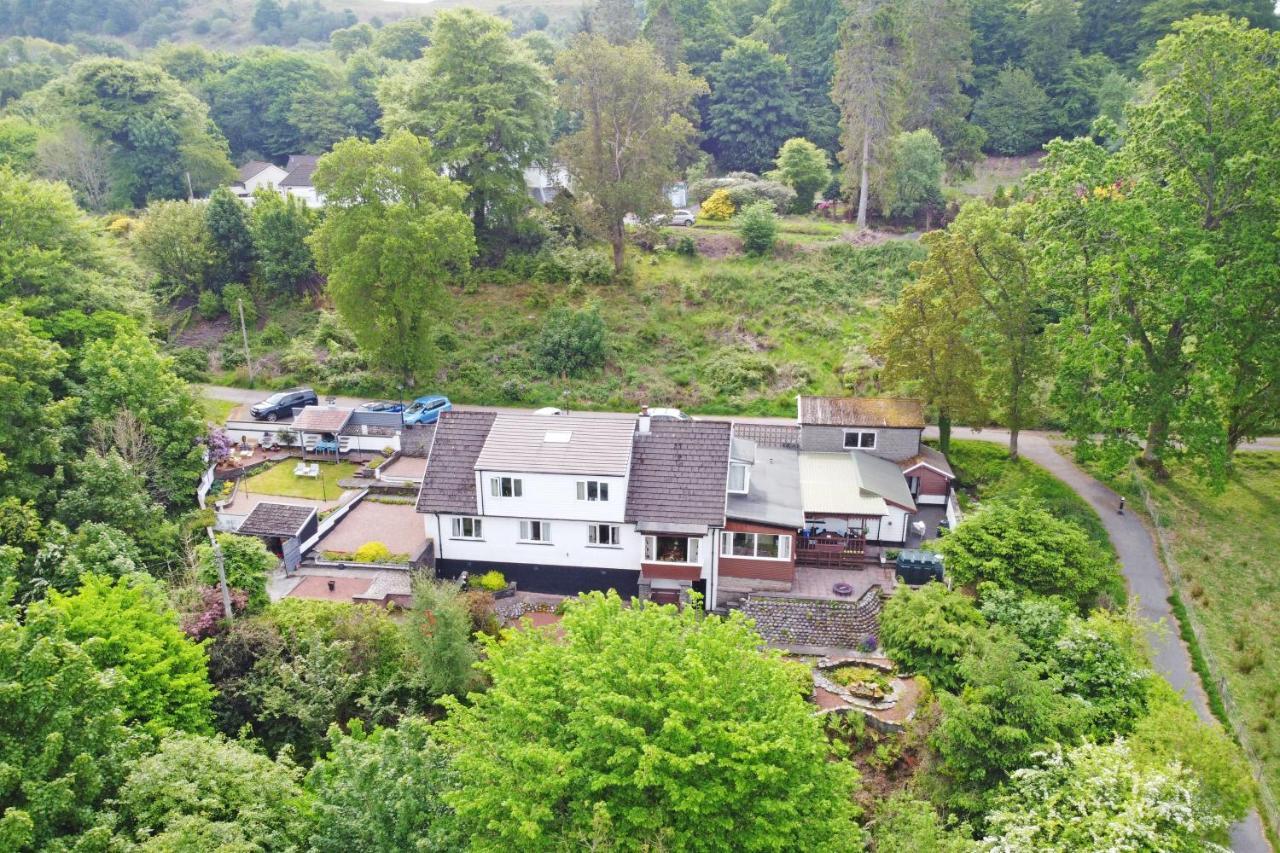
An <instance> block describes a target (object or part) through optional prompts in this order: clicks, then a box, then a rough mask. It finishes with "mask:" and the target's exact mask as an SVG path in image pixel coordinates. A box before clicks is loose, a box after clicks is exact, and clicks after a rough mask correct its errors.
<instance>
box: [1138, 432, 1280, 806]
mask: <svg viewBox="0 0 1280 853" xmlns="http://www.w3.org/2000/svg"><path fill="white" fill-rule="evenodd" d="M1144 482H1145V484H1146V485H1147V487H1148V488H1149V489H1150V490H1151V496H1152V499H1153V501H1154V503H1155V505H1156V509H1157V515H1158V519H1157V520H1158V522H1159V525H1160V527H1161V529H1162V530H1163V531H1164V535H1165V537H1166V539H1167V541H1168V542H1169V544H1170V546H1171V548H1172V556H1173V559H1174V561H1175V563H1176V564H1177V567H1178V569H1179V571H1180V573H1181V575H1182V583H1181V589H1180V590H1179V592H1180V594H1181V598H1182V600H1183V602H1184V603H1185V604H1186V606H1187V607H1188V608H1190V609H1191V610H1193V611H1194V613H1195V616H1196V619H1197V621H1198V622H1199V623H1200V626H1201V628H1202V629H1203V639H1204V641H1205V645H1206V646H1207V647H1208V652H1209V654H1210V656H1211V657H1212V659H1213V660H1214V661H1215V663H1216V665H1217V666H1216V673H1215V674H1216V675H1217V676H1218V677H1220V678H1221V677H1225V679H1226V682H1227V689H1228V692H1229V693H1230V695H1231V698H1232V699H1233V700H1234V704H1235V715H1236V716H1237V718H1238V719H1239V721H1240V722H1241V723H1242V724H1243V725H1244V726H1245V727H1246V729H1247V730H1246V732H1245V736H1244V738H1243V740H1244V741H1245V744H1246V745H1247V746H1248V747H1250V748H1251V749H1252V750H1253V751H1254V752H1255V753H1256V754H1257V755H1258V757H1259V759H1260V760H1261V763H1262V770H1263V774H1264V777H1265V778H1266V780H1267V782H1268V784H1269V786H1270V787H1271V790H1272V791H1273V792H1277V793H1280V722H1278V720H1280V571H1277V558H1278V557H1280V521H1278V520H1277V519H1280V453H1241V454H1239V455H1238V456H1237V457H1236V462H1235V471H1234V473H1233V474H1232V476H1231V477H1230V479H1229V480H1228V482H1227V484H1226V487H1225V488H1224V489H1222V490H1221V491H1215V490H1213V489H1212V488H1210V487H1209V486H1208V484H1206V483H1204V482H1201V481H1200V480H1198V479H1197V478H1196V477H1195V475H1194V474H1192V473H1191V472H1190V471H1187V470H1184V469H1180V468H1175V469H1174V470H1173V478H1172V479H1171V480H1170V481H1168V482H1165V483H1153V482H1152V481H1151V480H1150V479H1146V480H1145V481H1144Z"/></svg>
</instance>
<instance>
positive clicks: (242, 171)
mask: <svg viewBox="0 0 1280 853" xmlns="http://www.w3.org/2000/svg"><path fill="white" fill-rule="evenodd" d="M270 168H271V164H270V163H268V162H267V161H266V160H250V161H249V162H248V163H245V164H244V165H243V166H241V167H240V168H239V169H237V170H236V173H237V174H238V175H239V177H240V183H244V182H245V181H247V180H249V179H250V178H252V177H253V176H254V175H256V174H258V173H259V172H261V171H262V170H263V169H270Z"/></svg>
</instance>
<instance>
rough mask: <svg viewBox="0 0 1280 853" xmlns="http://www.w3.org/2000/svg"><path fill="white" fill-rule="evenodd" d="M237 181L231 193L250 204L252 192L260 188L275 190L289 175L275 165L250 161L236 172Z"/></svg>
mask: <svg viewBox="0 0 1280 853" xmlns="http://www.w3.org/2000/svg"><path fill="white" fill-rule="evenodd" d="M236 171H237V175H238V178H239V180H237V181H236V182H235V183H234V184H232V185H231V191H232V192H233V193H235V194H236V195H237V196H238V197H240V198H241V199H243V200H245V201H247V202H249V203H251V204H252V202H253V193H254V190H257V189H259V188H262V187H267V188H268V189H276V188H277V187H278V186H279V185H280V182H281V181H282V180H284V178H285V176H286V175H288V174H289V173H288V172H286V171H285V170H284V169H281V168H280V167H279V166H277V165H276V164H275V163H268V162H266V161H265V160H250V161H249V162H248V163H245V164H244V165H243V166H241V167H240V168H239V169H237V170H236Z"/></svg>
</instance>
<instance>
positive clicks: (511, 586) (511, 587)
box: [493, 581, 516, 598]
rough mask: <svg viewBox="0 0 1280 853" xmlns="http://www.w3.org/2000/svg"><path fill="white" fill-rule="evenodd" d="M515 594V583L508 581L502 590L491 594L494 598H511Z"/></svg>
mask: <svg viewBox="0 0 1280 853" xmlns="http://www.w3.org/2000/svg"><path fill="white" fill-rule="evenodd" d="M515 594H516V582H515V581H510V582H509V583H508V584H507V585H506V586H505V587H504V588H502V589H500V590H498V591H497V592H495V593H494V594H493V597H494V598H511V597H512V596H514V595H515Z"/></svg>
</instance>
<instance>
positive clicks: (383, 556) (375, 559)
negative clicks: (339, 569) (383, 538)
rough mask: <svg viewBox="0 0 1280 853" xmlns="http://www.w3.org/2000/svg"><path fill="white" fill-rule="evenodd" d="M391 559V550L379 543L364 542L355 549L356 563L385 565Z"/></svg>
mask: <svg viewBox="0 0 1280 853" xmlns="http://www.w3.org/2000/svg"><path fill="white" fill-rule="evenodd" d="M390 558H391V549H390V548H388V547H387V546H386V545H383V544H382V543H381V542H366V543H364V544H363V545H361V546H360V547H359V548H357V549H356V553H355V561H356V562H357V563H385V562H386V561H387V560H389V559H390Z"/></svg>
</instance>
